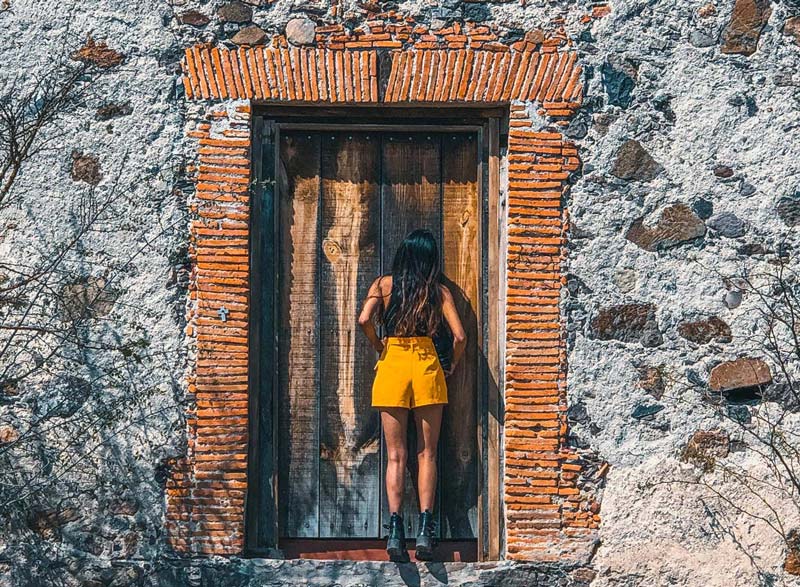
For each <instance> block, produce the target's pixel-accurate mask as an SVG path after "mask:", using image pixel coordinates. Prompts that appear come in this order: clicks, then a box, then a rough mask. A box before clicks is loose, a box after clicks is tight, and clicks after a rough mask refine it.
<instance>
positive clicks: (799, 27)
mask: <svg viewBox="0 0 800 587" xmlns="http://www.w3.org/2000/svg"><path fill="white" fill-rule="evenodd" d="M783 34H784V35H789V36H790V37H792V39H793V40H794V42H795V43H797V44H798V45H800V16H791V17H789V18H787V19H786V22H784V23H783Z"/></svg>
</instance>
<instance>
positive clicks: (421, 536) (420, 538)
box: [417, 510, 436, 561]
mask: <svg viewBox="0 0 800 587" xmlns="http://www.w3.org/2000/svg"><path fill="white" fill-rule="evenodd" d="M435 532H436V522H435V521H434V520H433V514H432V513H431V512H430V511H428V510H425V511H424V512H422V513H420V515H419V532H418V533H417V560H422V561H429V560H432V559H433V548H434V547H435V546H436V537H435Z"/></svg>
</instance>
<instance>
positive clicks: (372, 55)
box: [167, 42, 599, 560]
mask: <svg viewBox="0 0 800 587" xmlns="http://www.w3.org/2000/svg"><path fill="white" fill-rule="evenodd" d="M487 47H489V48H490V49H491V50H489V49H452V50H447V49H420V48H416V47H414V48H410V49H405V50H400V49H392V50H379V49H375V48H352V49H348V48H342V49H333V48H318V49H299V48H291V49H290V48H286V47H277V48H272V47H248V48H239V49H225V48H218V47H211V46H206V45H198V46H195V47H192V48H189V49H187V50H186V53H185V59H184V62H183V68H184V88H185V92H186V97H187V98H188V99H190V100H194V101H199V102H202V103H204V104H205V117H204V120H202V121H198V123H197V124H196V126H195V127H194V128H193V129H192V130H190V131H189V136H190V137H192V138H193V139H197V142H198V148H197V152H196V155H197V164H196V165H195V166H194V167H193V168H192V170H191V171H193V172H194V173H195V178H196V188H197V190H196V194H195V197H194V201H193V204H192V207H191V209H192V212H193V220H192V224H191V245H192V246H191V258H192V262H193V272H192V275H193V279H192V284H191V287H190V298H191V299H190V303H189V311H188V327H187V337H188V340H189V343H190V345H191V348H193V349H194V354H193V357H192V365H191V369H190V373H189V376H188V379H189V392H190V398H191V399H192V400H193V402H192V405H191V408H190V410H189V413H188V414H187V427H188V439H189V446H188V451H187V456H186V458H185V459H183V460H182V461H181V462H180V463H179V464H178V465H177V466H176V467H175V469H174V471H173V474H172V476H171V478H170V480H169V482H168V487H167V506H168V508H167V518H168V521H167V523H168V533H169V536H170V541H171V544H172V545H173V547H174V548H176V549H177V550H180V551H184V552H193V553H200V554H222V555H234V554H239V553H241V551H242V549H243V547H244V497H245V492H246V488H247V479H246V477H247V468H246V467H247V463H246V460H247V446H248V445H247V430H248V428H247V424H248V422H247V394H248V387H247V358H248V346H247V341H248V324H247V318H248V289H247V287H248V285H247V284H248V279H249V273H248V271H249V266H248V244H247V243H248V214H249V197H250V196H249V183H250V179H251V178H250V160H249V154H250V126H249V119H250V105H249V102H236V101H237V100H244V101H250V102H256V103H258V102H281V103H294V104H321V105H322V104H324V105H330V104H342V105H345V104H350V105H353V104H372V105H379V104H398V103H408V104H416V105H424V104H439V105H458V104H477V103H481V104H507V105H509V106H510V120H509V134H508V144H507V145H506V146H507V149H508V150H507V163H508V169H507V177H505V178H503V181H504V185H502V186H501V188H502V191H503V192H504V193H505V195H506V197H505V204H506V206H507V225H506V234H507V245H506V248H505V250H504V251H503V258H504V259H505V267H504V268H501V273H502V272H504V276H505V283H506V290H505V292H504V293H505V295H504V296H501V298H502V297H504V298H505V300H506V305H505V325H504V329H501V332H504V348H505V353H506V354H505V357H504V360H503V368H504V388H503V391H504V408H505V412H504V429H503V434H502V438H503V446H502V451H501V452H502V455H503V459H504V461H503V470H502V476H503V487H502V494H501V495H502V502H503V503H502V507H503V509H504V517H503V523H504V527H505V540H504V544H505V549H504V554H505V556H506V557H507V558H513V559H519V560H559V559H564V558H570V559H575V558H583V557H585V555H586V553H587V552H588V551H589V550H591V548H592V545H593V543H594V541H595V535H596V528H597V525H598V523H599V516H598V515H597V514H596V513H595V512H596V505H597V504H596V503H594V501H593V498H592V496H591V495H587V494H585V493H584V492H583V491H582V490H581V489H580V478H581V474H582V470H583V463H582V460H581V458H580V457H579V455H577V454H576V453H575V452H574V451H573V450H571V449H570V448H569V447H568V446H567V442H566V435H567V425H566V407H567V406H566V390H565V383H566V352H565V337H564V329H563V324H562V320H561V316H560V312H559V298H560V294H561V289H562V287H563V286H564V284H565V279H564V276H563V274H562V264H563V261H564V258H565V233H566V228H567V224H568V218H567V211H566V209H565V208H564V207H563V204H562V202H563V196H564V195H565V193H566V190H567V189H568V184H567V179H568V176H569V174H570V172H572V171H574V170H575V169H577V167H578V164H579V162H578V153H577V149H576V147H575V145H573V144H572V143H570V142H569V141H567V140H565V139H564V137H563V136H562V134H561V133H560V132H558V131H557V129H558V128H559V127H560V126H561V125H564V124H566V122H567V121H568V119H569V117H570V116H572V115H573V114H574V112H575V110H576V109H577V108H578V107H579V106H580V102H581V96H582V84H581V69H580V67H579V65H578V64H577V63H576V55H575V53H573V52H564V51H558V50H557V47H556V46H554V45H548V44H547V43H545V44H542V45H537V46H535V47H531V46H528V45H525V44H524V43H523V44H522V48H520V49H512V48H510V47H506V46H503V45H500V44H499V43H496V42H492V43H487ZM380 51H384V52H383V53H381V52H380ZM532 117H546V125H547V126H548V127H549V128H548V129H544V130H543V129H542V121H541V120H537V121H536V122H534V120H533V118H532ZM553 129H556V130H553ZM503 270H504V271H503ZM221 305H224V306H225V308H226V309H227V310H228V314H227V316H226V320H225V321H224V322H223V321H221V320H220V317H219V315H218V314H217V312H218V310H219V307H220V306H221Z"/></svg>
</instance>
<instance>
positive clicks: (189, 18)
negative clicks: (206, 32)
mask: <svg viewBox="0 0 800 587" xmlns="http://www.w3.org/2000/svg"><path fill="white" fill-rule="evenodd" d="M178 22H179V23H181V24H188V25H189V26H193V27H204V26H206V25H207V24H208V23H209V22H211V19H210V18H209V17H208V16H206V15H205V14H203V13H202V12H200V11H199V10H186V11H184V12H181V13H180V14H179V15H178Z"/></svg>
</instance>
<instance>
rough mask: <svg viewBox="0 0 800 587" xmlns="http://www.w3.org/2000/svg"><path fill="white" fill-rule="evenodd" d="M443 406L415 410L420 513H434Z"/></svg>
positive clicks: (423, 407)
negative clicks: (437, 449) (427, 511)
mask: <svg viewBox="0 0 800 587" xmlns="http://www.w3.org/2000/svg"><path fill="white" fill-rule="evenodd" d="M443 408H444V406H443V405H442V404H437V405H432V406H422V407H420V408H415V409H414V420H415V421H416V424H417V462H418V465H419V473H418V479H417V485H418V487H417V489H418V491H419V509H420V511H425V510H430V511H433V504H434V502H435V501H436V447H437V446H438V444H439V430H440V428H441V426H442V409H443Z"/></svg>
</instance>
